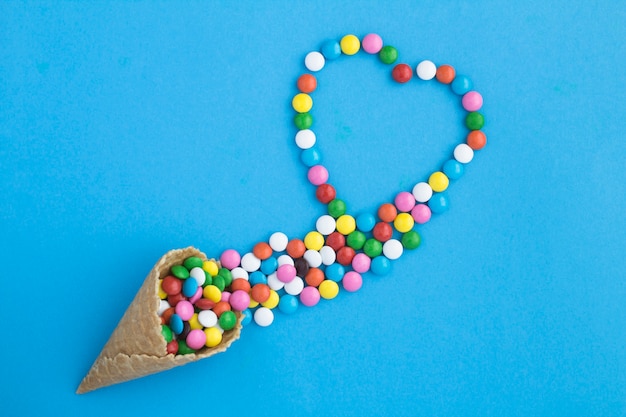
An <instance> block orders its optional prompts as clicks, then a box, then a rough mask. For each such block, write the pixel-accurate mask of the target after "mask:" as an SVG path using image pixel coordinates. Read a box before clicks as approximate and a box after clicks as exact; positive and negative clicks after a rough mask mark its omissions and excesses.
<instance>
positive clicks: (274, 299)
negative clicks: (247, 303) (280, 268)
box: [261, 290, 280, 309]
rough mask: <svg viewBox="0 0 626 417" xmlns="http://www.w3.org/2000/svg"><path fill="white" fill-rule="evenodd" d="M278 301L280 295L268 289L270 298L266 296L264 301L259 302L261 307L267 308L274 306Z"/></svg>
mask: <svg viewBox="0 0 626 417" xmlns="http://www.w3.org/2000/svg"><path fill="white" fill-rule="evenodd" d="M279 301H280V297H279V296H278V293H277V292H276V291H274V290H270V298H268V299H267V300H266V301H265V302H263V303H261V305H262V306H263V307H267V308H269V309H272V308H275V307H276V306H277V305H278V302H279Z"/></svg>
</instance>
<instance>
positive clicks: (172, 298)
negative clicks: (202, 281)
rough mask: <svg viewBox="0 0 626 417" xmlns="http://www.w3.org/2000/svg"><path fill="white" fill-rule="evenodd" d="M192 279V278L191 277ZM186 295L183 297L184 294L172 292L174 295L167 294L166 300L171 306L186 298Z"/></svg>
mask: <svg viewBox="0 0 626 417" xmlns="http://www.w3.org/2000/svg"><path fill="white" fill-rule="evenodd" d="M191 279H193V278H191ZM186 299H187V297H185V296H184V295H182V294H181V293H178V294H174V295H168V296H167V302H168V303H169V304H170V306H172V307H176V304H178V303H179V302H180V301H182V300H186Z"/></svg>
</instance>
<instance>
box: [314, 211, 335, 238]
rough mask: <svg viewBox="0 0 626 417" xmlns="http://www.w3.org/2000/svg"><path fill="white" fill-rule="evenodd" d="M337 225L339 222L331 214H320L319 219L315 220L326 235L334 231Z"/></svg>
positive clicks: (321, 231)
mask: <svg viewBox="0 0 626 417" xmlns="http://www.w3.org/2000/svg"><path fill="white" fill-rule="evenodd" d="M336 227H337V222H336V221H335V219H334V218H333V216H329V215H328V214H324V215H323V216H320V217H319V219H317V221H316V222H315V228H316V229H317V231H318V232H320V233H321V234H323V235H324V236H328V235H329V234H331V233H332V232H334V231H335V228H336Z"/></svg>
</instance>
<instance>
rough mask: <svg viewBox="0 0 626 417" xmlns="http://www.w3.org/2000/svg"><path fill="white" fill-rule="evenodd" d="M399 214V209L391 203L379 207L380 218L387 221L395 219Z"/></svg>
mask: <svg viewBox="0 0 626 417" xmlns="http://www.w3.org/2000/svg"><path fill="white" fill-rule="evenodd" d="M397 215H398V210H397V209H396V206H394V205H393V204H390V203H385V204H383V205H381V206H380V208H379V209H378V217H379V218H380V220H382V221H384V222H387V223H389V222H392V221H394V219H395V218H396V216H397Z"/></svg>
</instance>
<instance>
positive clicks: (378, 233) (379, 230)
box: [372, 222, 393, 242]
mask: <svg viewBox="0 0 626 417" xmlns="http://www.w3.org/2000/svg"><path fill="white" fill-rule="evenodd" d="M372 234H373V235H374V238H375V239H376V240H379V241H381V242H386V241H388V240H389V239H391V236H393V229H392V228H391V226H390V225H389V223H385V222H378V223H376V226H374V230H372Z"/></svg>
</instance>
